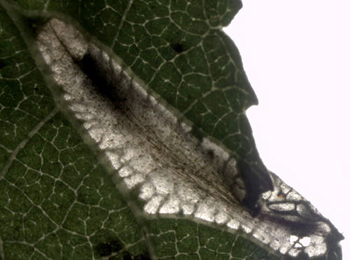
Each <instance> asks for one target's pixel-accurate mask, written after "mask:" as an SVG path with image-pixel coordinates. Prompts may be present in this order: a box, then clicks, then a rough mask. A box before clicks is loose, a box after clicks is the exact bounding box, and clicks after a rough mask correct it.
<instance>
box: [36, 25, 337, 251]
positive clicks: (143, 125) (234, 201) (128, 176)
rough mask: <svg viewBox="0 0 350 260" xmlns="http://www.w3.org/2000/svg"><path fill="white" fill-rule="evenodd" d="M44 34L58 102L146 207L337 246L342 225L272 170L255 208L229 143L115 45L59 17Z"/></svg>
mask: <svg viewBox="0 0 350 260" xmlns="http://www.w3.org/2000/svg"><path fill="white" fill-rule="evenodd" d="M37 44H38V46H39V49H40V52H41V53H42V56H43V58H44V61H45V63H46V64H47V66H48V67H49V68H50V70H51V72H52V75H51V76H52V77H53V79H54V81H55V85H57V86H58V87H59V91H53V93H54V94H55V93H56V94H55V95H56V97H55V98H56V100H57V104H58V106H59V107H60V108H61V110H62V111H63V112H64V113H66V114H67V115H68V117H69V118H71V119H72V120H73V121H74V122H78V124H79V125H80V129H82V130H81V132H82V133H83V137H84V138H85V139H86V140H87V143H88V144H89V143H90V144H91V148H92V149H95V150H98V152H99V153H101V154H102V155H103V157H104V159H105V161H106V162H107V163H106V164H108V165H110V166H112V167H113V172H114V174H115V175H117V176H118V177H117V178H114V179H116V180H117V181H118V182H119V185H120V182H122V183H123V185H124V186H123V187H124V188H125V190H126V191H127V192H133V193H134V194H135V193H136V194H138V197H139V199H140V200H142V201H143V202H144V203H143V204H142V206H141V207H142V208H143V212H144V215H145V216H146V217H147V216H149V215H154V214H160V215H162V214H164V215H166V216H168V217H174V218H176V217H186V216H187V217H191V218H192V219H194V220H196V219H198V220H201V221H203V220H204V221H207V222H209V223H216V224H218V225H222V226H226V227H227V228H228V229H229V230H231V231H232V232H237V230H239V231H240V232H242V233H243V235H244V234H246V235H244V236H247V237H254V238H255V239H256V241H259V242H257V243H263V244H266V245H269V246H270V248H271V249H272V250H275V251H279V252H280V253H282V254H287V255H289V256H298V255H302V254H306V255H308V256H310V257H311V256H319V255H323V254H325V253H326V252H327V250H329V248H327V245H326V239H327V237H328V236H331V235H332V234H333V233H334V232H335V231H334V227H333V226H332V225H331V224H330V223H329V221H328V220H326V219H325V218H323V217H322V216H321V215H320V214H319V213H318V212H317V210H316V209H315V208H314V207H313V206H312V205H311V204H310V203H309V202H308V201H306V200H305V199H304V198H303V197H302V196H300V195H299V194H298V193H297V192H296V191H294V190H293V189H292V188H290V187H289V186H288V185H286V184H285V183H283V181H281V180H280V179H279V178H278V177H277V176H275V175H274V174H273V173H271V178H272V179H273V182H274V190H273V191H271V192H267V193H265V194H263V196H262V201H263V207H262V210H261V213H260V214H259V215H258V216H257V217H255V218H253V217H251V216H250V215H249V213H248V212H247V211H246V209H245V208H244V207H242V206H241V204H240V201H241V199H242V198H243V197H244V194H245V191H244V184H243V183H244V182H243V181H242V179H241V178H240V175H239V173H238V172H237V169H236V167H235V165H236V161H235V159H234V158H233V157H232V156H231V155H230V153H229V152H228V151H226V150H225V149H223V148H222V147H220V146H219V145H217V144H216V143H215V142H213V141H211V139H208V138H203V140H198V139H197V138H196V137H194V136H193V135H192V133H191V129H192V127H191V124H190V123H188V122H184V121H179V120H178V117H177V116H176V113H177V112H176V111H174V110H173V109H171V108H168V107H167V106H166V105H164V103H163V102H161V101H159V100H161V99H160V98H159V97H155V96H153V94H152V92H151V91H150V90H146V89H145V88H143V87H142V82H141V81H139V80H138V79H137V78H136V77H134V75H133V74H132V72H130V71H129V70H128V69H125V70H124V69H123V67H122V66H121V65H120V64H122V62H121V61H120V59H119V58H117V57H115V55H108V54H107V51H103V50H102V49H101V48H99V47H98V44H94V43H92V42H89V41H87V39H86V37H85V36H83V34H82V33H80V32H79V31H78V30H77V29H76V28H74V27H73V26H71V25H69V24H67V23H65V22H63V21H61V20H58V19H51V20H50V21H49V22H48V23H47V24H46V25H45V26H43V28H42V30H41V32H40V33H39V34H38V36H37ZM87 56H89V57H90V59H91V60H93V61H94V62H95V63H96V64H98V66H99V70H102V71H104V73H105V74H106V75H105V77H106V78H107V82H108V84H109V85H111V86H112V87H113V88H114V92H113V93H112V94H110V93H109V94H108V93H107V94H101V86H99V87H97V86H96V82H94V80H92V77H91V75H88V74H86V73H85V72H84V71H83V70H82V65H84V66H96V64H95V65H94V64H82V63H83V62H84V58H85V57H87ZM104 87H105V86H102V88H104ZM108 87H110V86H108ZM76 124H77V123H76ZM227 183H230V185H229V186H228V185H227Z"/></svg>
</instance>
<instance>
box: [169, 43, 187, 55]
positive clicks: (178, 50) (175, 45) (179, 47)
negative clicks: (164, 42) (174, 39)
mask: <svg viewBox="0 0 350 260" xmlns="http://www.w3.org/2000/svg"><path fill="white" fill-rule="evenodd" d="M170 47H171V48H172V49H173V51H175V52H176V53H181V52H184V51H185V48H184V46H183V45H182V44H180V43H172V44H170Z"/></svg>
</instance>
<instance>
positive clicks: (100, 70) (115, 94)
mask: <svg viewBox="0 0 350 260" xmlns="http://www.w3.org/2000/svg"><path fill="white" fill-rule="evenodd" d="M76 62H77V64H78V65H79V67H80V68H81V70H82V71H83V72H84V73H85V74H86V75H87V76H88V78H89V79H90V80H91V82H92V85H93V86H94V88H95V89H96V90H97V91H98V92H99V93H100V94H101V95H102V96H104V97H105V98H107V99H109V100H110V101H112V103H113V104H115V105H118V104H120V103H121V102H123V101H125V98H123V97H121V96H120V93H119V91H118V88H117V86H116V82H114V81H113V80H112V79H111V78H109V76H110V75H111V72H110V71H108V70H107V69H106V68H104V67H103V65H102V64H101V61H98V60H97V59H96V58H94V57H92V55H90V53H87V54H85V55H84V57H83V58H82V59H81V60H80V61H76Z"/></svg>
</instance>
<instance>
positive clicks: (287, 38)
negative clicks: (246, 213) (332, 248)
mask: <svg viewBox="0 0 350 260" xmlns="http://www.w3.org/2000/svg"><path fill="white" fill-rule="evenodd" d="M243 5H244V6H243V8H242V9H241V10H240V12H239V13H238V14H237V16H236V17H235V18H234V20H233V21H232V23H231V25H230V26H229V27H228V28H225V31H226V32H227V33H228V34H229V35H230V36H231V38H232V39H233V41H234V42H235V43H236V45H237V47H238V49H239V50H240V53H241V56H242V59H243V65H244V68H245V70H246V73H247V75H248V78H249V80H250V82H251V84H252V86H253V88H254V90H255V92H256V94H257V96H258V98H259V102H260V104H259V106H255V107H252V108H250V109H249V110H248V111H247V115H248V118H249V120H250V122H251V125H252V128H253V131H254V137H255V140H256V143H257V147H258V150H259V152H260V155H261V157H262V159H263V161H264V162H265V164H266V166H267V167H268V168H269V169H270V170H271V171H273V172H275V173H276V174H277V175H279V176H280V177H281V178H282V179H283V180H284V181H285V182H286V183H287V184H289V185H290V186H292V187H293V188H295V189H296V190H297V191H298V192H300V193H301V194H302V195H303V196H304V197H306V198H307V199H308V200H310V201H311V202H312V203H313V204H314V205H315V206H316V207H317V208H318V209H319V211H320V212H321V213H322V214H323V215H324V216H325V217H326V218H329V219H330V220H331V221H332V222H333V224H334V225H335V226H336V227H337V228H338V229H339V231H340V232H342V233H343V235H344V236H345V237H349V236H350V224H349V223H350V210H349V207H350V202H349V193H350V185H349V184H350V1H349V0H332V1H329V0H327V1H326V0H264V1H263V0H245V1H243ZM341 245H342V247H343V259H344V260H347V259H350V243H349V239H346V240H344V241H343V242H341Z"/></svg>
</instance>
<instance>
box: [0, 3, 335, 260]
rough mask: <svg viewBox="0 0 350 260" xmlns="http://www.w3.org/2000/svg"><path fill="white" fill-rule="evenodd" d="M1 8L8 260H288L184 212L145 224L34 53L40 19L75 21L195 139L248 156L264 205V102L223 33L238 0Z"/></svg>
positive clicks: (1, 235)
mask: <svg viewBox="0 0 350 260" xmlns="http://www.w3.org/2000/svg"><path fill="white" fill-rule="evenodd" d="M1 3H2V5H3V6H5V7H6V8H5V9H3V8H2V7H1V14H0V19H1V23H0V26H1V30H0V33H1V39H2V41H1V48H0V49H1V53H0V73H1V79H0V80H1V81H0V84H1V96H0V102H1V114H0V120H1V128H0V134H1V143H0V149H1V158H0V165H1V169H2V170H1V175H0V178H1V179H0V190H1V193H0V217H1V223H3V224H2V225H1V226H0V256H1V258H3V259H29V258H40V259H91V258H96V259H102V258H104V257H105V258H110V257H111V258H113V257H114V258H116V259H124V258H127V257H129V258H134V259H149V258H161V259H175V258H176V259H243V258H246V259H282V258H283V255H282V254H280V253H279V252H277V251H275V252H274V251H273V250H272V249H271V248H270V247H269V246H265V245H262V244H261V243H260V242H258V241H257V240H256V239H254V238H252V237H251V236H249V235H248V236H247V235H246V234H244V233H243V232H241V231H237V232H232V230H227V229H226V228H222V227H221V226H219V225H216V224H212V225H208V223H204V222H201V221H199V222H198V221H197V220H194V219H191V218H190V219H188V218H186V216H179V217H174V216H169V217H170V218H166V217H164V216H158V215H156V217H155V218H149V217H147V216H145V214H144V213H142V212H141V211H142V210H140V207H139V201H138V199H135V194H133V193H125V192H124V191H123V188H121V187H120V186H118V189H117V188H116V187H115V183H114V182H113V181H112V177H111V176H110V175H109V174H108V173H107V172H108V171H109V170H108V167H106V165H103V166H102V165H101V160H98V159H97V158H96V153H94V152H93V151H91V146H88V145H87V144H86V139H84V140H83V139H82V138H81V136H80V135H79V134H78V132H79V129H78V132H77V130H76V129H77V126H76V125H75V127H72V120H71V119H70V118H69V119H70V120H67V119H66V118H65V117H67V114H65V113H62V112H61V111H60V110H59V109H58V108H57V105H56V104H55V101H54V98H53V97H52V93H51V92H50V90H49V88H48V85H50V84H52V83H50V81H49V80H48V77H47V76H46V75H43V73H44V72H45V70H44V69H43V66H42V65H41V64H40V62H39V60H40V58H38V57H37V56H39V53H38V51H37V47H36V46H34V45H35V44H36V43H35V41H34V36H33V32H34V34H35V33H36V32H37V29H38V28H40V27H41V22H44V21H45V19H42V17H50V16H52V15H53V14H55V15H58V16H60V17H64V19H67V20H68V21H70V22H72V23H78V24H79V25H80V26H81V27H82V28H84V30H85V31H86V32H87V33H89V35H90V37H92V38H93V40H94V41H96V40H97V41H98V42H100V43H102V44H103V45H105V46H107V47H108V48H110V49H111V50H113V52H114V53H115V54H116V55H118V57H120V58H121V59H122V61H123V64H121V66H122V67H123V68H128V69H130V70H131V71H132V73H133V75H134V76H135V77H137V78H138V79H139V80H140V82H143V87H144V88H145V89H149V90H150V91H152V93H156V94H158V95H159V99H160V100H162V102H163V101H164V103H165V104H167V105H168V106H171V107H173V108H175V109H176V110H177V111H179V113H178V116H179V117H180V118H182V119H183V120H188V121H189V122H191V123H192V124H193V126H194V128H195V129H197V130H198V134H197V135H198V136H200V137H203V136H211V137H213V138H214V139H215V140H217V142H218V143H220V144H223V145H225V146H226V147H227V148H228V149H229V151H230V152H232V154H233V155H234V157H235V158H238V159H239V160H241V161H242V162H243V164H244V168H245V169H246V168H248V169H249V174H248V175H249V178H248V182H247V183H248V184H247V185H248V187H253V186H255V188H256V191H255V192H256V194H254V196H253V197H254V198H253V200H255V197H256V196H259V195H260V194H261V193H262V192H264V191H267V190H269V189H270V188H271V187H270V186H271V184H270V181H269V180H270V175H269V173H268V171H267V170H266V168H265V166H264V165H263V164H262V162H261V160H260V158H259V156H258V153H257V151H256V148H255V144H254V140H253V137H252V133H251V129H250V126H249V123H248V121H247V119H246V116H245V110H246V109H247V108H248V107H249V106H251V105H253V104H256V103H257V99H256V97H255V94H254V93H253V90H252V89H251V87H250V85H249V82H248V80H247V78H246V76H245V73H244V71H243V67H242V63H241V60H240V56H239V53H238V50H237V49H236V47H235V46H234V44H233V42H232V41H231V40H230V39H229V38H228V37H227V36H226V35H225V34H224V33H223V32H222V31H221V27H222V26H225V25H227V24H228V23H229V22H230V21H231V19H232V18H233V16H234V15H235V14H236V13H237V11H238V10H239V8H240V7H241V2H240V1H219V2H217V1H206V2H205V4H203V3H202V1H191V2H188V1H164V0H163V1H161V0H159V1H149V2H144V1H138V2H137V3H136V1H135V2H133V1H113V2H109V1H88V2H83V3H80V2H76V1H48V2H42V1H37V2H35V1H27V2H26V1H23V2H18V3H17V4H19V5H20V7H18V6H16V5H14V7H13V6H12V7H11V5H12V4H13V3H12V2H11V3H7V2H5V1H2V2H1ZM17 9H18V10H19V11H18V10H17ZM11 10H12V11H11ZM38 12H39V13H40V17H41V18H40V19H39V20H38V19H37V18H36V17H34V19H33V15H34V14H35V15H37V14H38ZM62 14H64V15H62ZM28 17H30V19H29V18H28ZM72 18H73V19H74V21H72V20H70V19H72ZM28 19H29V20H30V21H31V23H30V24H29V25H30V26H31V28H30V27H28V21H29V20H28ZM31 19H33V20H31ZM33 21H34V22H33ZM26 23H27V24H26ZM30 35H32V36H30ZM31 37H32V38H31ZM32 44H33V46H31V45H32ZM28 46H29V47H28ZM38 64H39V65H38ZM51 91H52V88H51ZM53 96H54V97H55V95H53ZM73 125H74V122H73ZM97 157H98V156H97ZM106 168H107V169H106ZM250 178H251V179H253V180H254V183H255V184H253V183H250V182H249V181H250ZM259 180H260V181H259ZM251 182H252V181H251ZM256 183H260V186H257V185H256ZM249 185H251V186H249ZM252 192H253V191H252ZM141 204H142V203H141ZM334 255H336V254H334ZM338 255H340V253H339V252H338ZM304 256H305V255H304ZM322 257H323V256H322ZM322 257H321V258H318V259H326V258H322ZM334 259H341V258H334Z"/></svg>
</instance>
